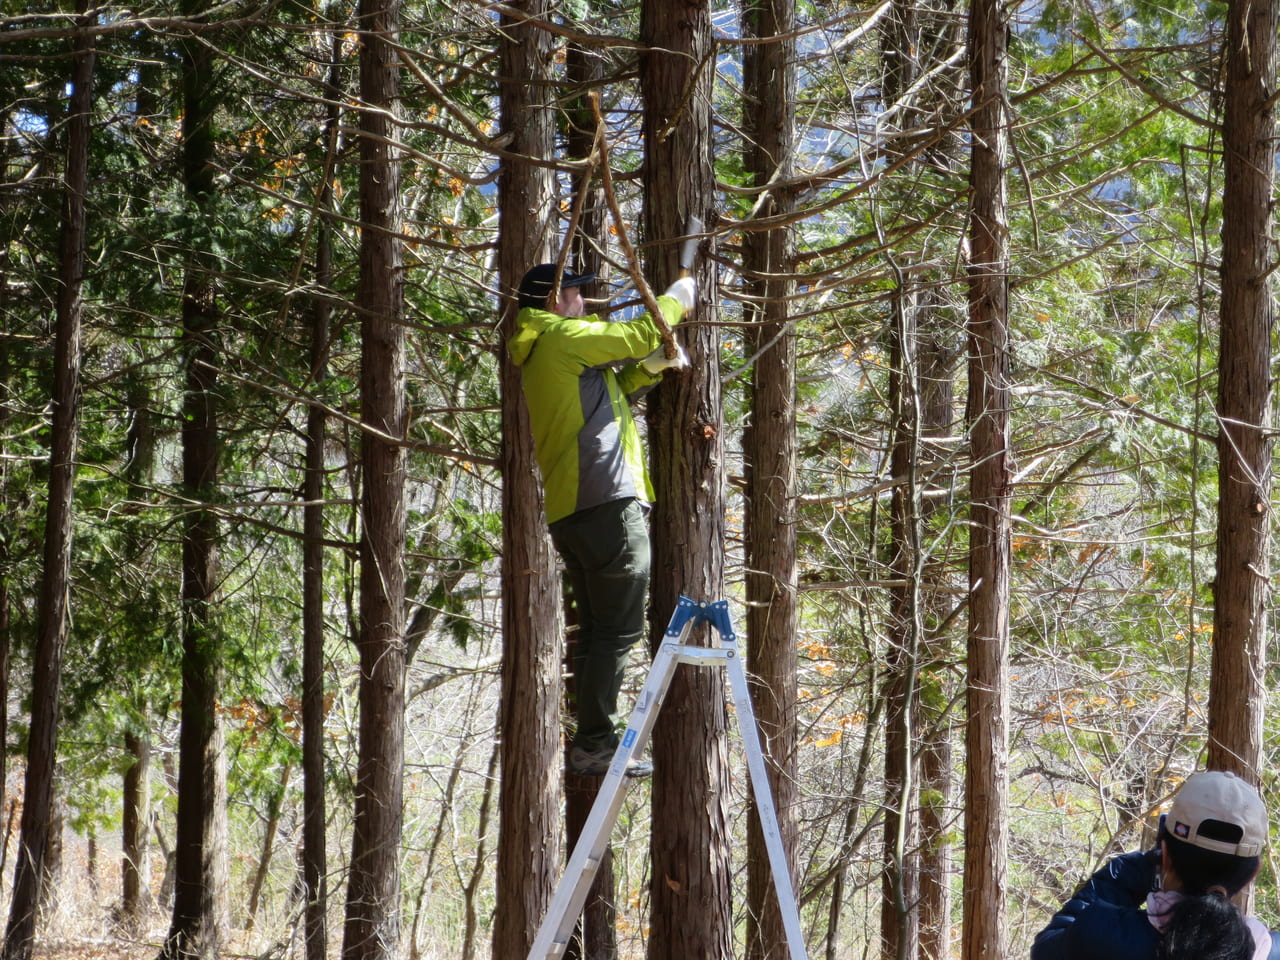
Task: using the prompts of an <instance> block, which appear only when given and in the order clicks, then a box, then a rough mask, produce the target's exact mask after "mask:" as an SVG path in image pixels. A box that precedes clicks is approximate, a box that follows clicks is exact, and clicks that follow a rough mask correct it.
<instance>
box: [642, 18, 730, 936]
mask: <svg viewBox="0 0 1280 960" xmlns="http://www.w3.org/2000/svg"><path fill="white" fill-rule="evenodd" d="M640 40H641V43H642V44H643V45H644V47H645V49H646V50H648V51H649V52H648V53H645V54H644V55H643V56H642V57H641V58H640V87H641V94H642V96H643V100H644V120H643V130H644V143H645V151H646V152H645V161H644V176H643V186H644V212H643V216H642V225H643V228H644V240H645V242H646V243H647V244H648V245H649V250H648V258H647V261H646V269H645V274H646V276H647V277H648V280H649V283H650V285H651V286H653V287H655V288H656V289H657V290H658V291H661V290H663V289H664V288H665V287H666V285H667V284H669V283H671V282H672V281H673V280H675V279H676V277H677V276H678V273H679V247H680V244H679V242H678V241H679V239H680V238H681V237H682V236H683V235H684V233H685V227H686V225H687V222H688V220H687V218H688V217H689V215H690V214H692V215H695V216H698V217H700V218H701V220H702V222H703V223H714V217H713V216H712V214H713V211H714V204H715V199H716V184H715V175H714V170H713V168H712V155H711V135H712V123H711V100H712V98H711V78H712V77H713V76H714V74H715V69H714V62H710V63H709V62H708V61H709V60H711V59H712V58H714V55H715V51H714V48H713V46H712V43H711V40H712V34H711V9H710V4H709V3H708V2H707V0H695V2H692V3H690V2H686V0H644V3H643V4H642V6H641V12H640ZM694 276H695V277H696V280H697V284H698V291H699V293H698V303H697V306H696V307H695V308H694V309H693V310H692V311H691V312H690V315H689V316H687V317H686V318H685V321H684V324H683V325H682V326H681V328H680V332H679V333H678V337H679V338H680V340H681V342H682V343H683V344H684V346H685V349H686V350H687V351H688V354H689V361H690V366H689V369H688V370H687V371H685V372H683V373H679V374H674V375H673V374H668V375H667V376H666V377H665V378H664V380H663V382H662V383H661V384H659V386H658V387H657V388H656V389H655V390H654V392H653V393H652V394H650V399H649V440H650V455H651V461H652V464H653V468H652V475H653V481H654V489H655V496H656V499H657V503H656V504H655V506H654V511H653V516H652V519H651V537H652V543H653V567H652V579H651V590H650V617H651V629H652V637H653V641H654V642H655V643H656V642H659V641H660V638H661V636H662V632H663V630H664V629H665V627H666V624H667V621H668V620H670V618H671V614H672V612H673V611H674V610H675V609H676V604H677V602H678V599H679V596H680V595H681V594H685V595H687V596H689V597H690V598H692V599H694V600H697V601H714V600H718V599H720V598H721V596H722V594H723V592H724V439H723V410H722V404H721V385H720V369H719V363H718V358H719V342H718V333H717V330H716V326H715V323H716V319H717V316H718V312H717V308H716V273H715V270H714V268H713V265H712V264H710V263H709V262H707V261H706V260H705V259H704V260H703V261H702V262H700V263H699V264H698V265H697V267H696V270H695V273H694ZM690 639H691V641H694V640H696V639H697V638H695V637H691V638H690ZM726 751H727V747H726V742H725V706H724V676H723V672H722V671H719V670H712V669H705V668H693V667H689V666H683V667H680V668H679V669H678V670H677V671H676V674H675V677H674V679H673V680H672V683H671V687H670V689H669V691H668V693H667V696H666V700H665V701H664V704H663V708H662V711H661V712H660V713H659V715H658V718H657V721H656V723H655V726H654V732H653V763H654V780H653V831H652V834H651V839H650V850H651V854H652V864H653V866H652V869H653V873H652V877H651V880H650V887H649V900H650V908H651V911H652V915H651V920H650V933H649V956H650V957H654V958H667V957H702V958H708V960H712V958H721V957H725V958H727V957H729V956H730V955H731V951H732V898H731V896H730V876H729V867H730V864H729V860H730V858H729V834H728V797H727V796H726V792H727V788H728V775H729V770H728V756H727V752H726Z"/></svg>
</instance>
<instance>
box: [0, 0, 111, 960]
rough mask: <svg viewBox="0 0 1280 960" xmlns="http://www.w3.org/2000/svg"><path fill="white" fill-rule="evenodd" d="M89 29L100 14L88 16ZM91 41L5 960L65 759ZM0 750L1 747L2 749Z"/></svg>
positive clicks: (78, 54) (77, 134)
mask: <svg viewBox="0 0 1280 960" xmlns="http://www.w3.org/2000/svg"><path fill="white" fill-rule="evenodd" d="M78 7H79V9H78V11H77V12H78V14H79V15H80V17H81V25H82V26H84V27H86V28H87V27H91V26H92V23H93V21H94V20H96V17H94V16H92V15H90V16H87V17H86V16H85V11H86V10H87V9H88V5H87V3H85V2H84V0H81V2H80V3H79V5H78ZM93 64H94V45H93V34H92V33H91V32H90V30H89V29H84V30H81V31H77V34H76V41H75V55H74V58H73V60H72V77H71V102H70V105H69V107H68V111H67V112H68V117H67V169H66V179H65V184H64V187H63V203H62V229H61V242H60V249H59V274H60V275H59V278H58V299H57V316H56V319H55V324H56V326H55V331H54V363H53V390H52V401H53V402H52V404H51V406H52V412H53V423H52V428H51V430H50V433H49V440H50V449H49V500H48V504H47V506H46V513H45V525H44V569H43V573H42V575H41V578H40V592H39V597H38V601H37V602H38V610H37V618H38V623H37V628H36V629H37V632H36V645H35V652H34V656H33V663H32V689H31V726H30V729H29V732H28V735H27V772H26V782H25V787H24V790H23V798H22V830H21V835H20V838H19V842H18V865H17V870H16V873H15V874H14V882H13V899H12V901H11V904H10V912H9V924H8V929H7V930H6V932H5V944H4V957H5V960H27V958H28V957H30V956H31V952H32V947H33V944H34V940H35V929H36V915H37V912H38V910H39V908H40V903H41V901H42V899H43V897H42V894H43V890H42V888H43V886H44V883H45V870H46V860H45V855H46V852H47V848H48V844H49V832H50V828H49V823H50V820H52V819H54V818H53V816H52V815H51V803H52V800H53V776H54V767H55V764H56V761H57V755H58V717H59V699H60V694H61V689H62V660H63V655H64V653H65V652H66V647H67V632H68V628H69V623H70V614H69V610H68V603H69V600H70V592H71V526H72V519H73V517H74V510H73V494H74V484H75V461H76V448H77V440H78V435H79V429H80V325H81V315H82V312H83V306H84V304H83V300H82V296H81V294H82V289H83V285H84V266H85V236H86V218H85V194H86V192H87V190H88V188H89V137H90V128H91V120H92V115H91V111H92V109H93ZM0 749H3V744H2V743H0Z"/></svg>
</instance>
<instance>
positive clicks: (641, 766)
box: [569, 746, 653, 777]
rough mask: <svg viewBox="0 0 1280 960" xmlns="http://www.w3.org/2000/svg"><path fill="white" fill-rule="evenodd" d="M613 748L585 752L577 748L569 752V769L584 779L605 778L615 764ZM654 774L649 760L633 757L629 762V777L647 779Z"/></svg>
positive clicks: (627, 773)
mask: <svg viewBox="0 0 1280 960" xmlns="http://www.w3.org/2000/svg"><path fill="white" fill-rule="evenodd" d="M613 750H614V748H613V747H600V748H599V749H598V750H583V749H582V748H581V747H577V746H575V747H574V748H573V749H572V750H570V751H569V769H570V770H571V771H573V772H574V773H576V774H578V775H579V776H582V777H603V776H604V775H605V774H606V773H608V772H609V765H610V764H611V763H613ZM652 773H653V764H652V763H650V762H649V761H648V760H638V759H636V758H635V757H632V758H631V759H630V760H629V761H627V771H626V775H627V776H628V777H647V776H650V775H651V774H652Z"/></svg>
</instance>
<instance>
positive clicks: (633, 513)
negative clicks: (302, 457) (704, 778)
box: [507, 263, 695, 777]
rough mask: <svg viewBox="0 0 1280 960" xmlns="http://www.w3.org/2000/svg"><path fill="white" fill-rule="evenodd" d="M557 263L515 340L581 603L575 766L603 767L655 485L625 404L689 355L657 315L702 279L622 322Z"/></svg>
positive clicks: (640, 590) (596, 770)
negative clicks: (674, 346)
mask: <svg viewBox="0 0 1280 960" xmlns="http://www.w3.org/2000/svg"><path fill="white" fill-rule="evenodd" d="M556 274H557V267H556V265H555V264H553V263H543V264H539V265H537V266H535V267H533V268H532V269H531V270H529V272H528V273H526V274H525V276H524V279H523V280H522V281H521V282H520V290H519V297H520V314H519V316H518V317H517V318H516V333H515V335H514V336H513V337H512V338H511V340H510V341H509V343H508V344H507V348H508V350H509V352H510V354H511V359H512V361H513V362H514V363H515V364H516V365H517V366H519V367H521V369H522V376H521V379H522V386H523V390H524V396H525V401H526V403H527V405H528V408H529V420H530V424H531V426H532V428H533V442H534V451H535V453H536V455H537V459H538V467H539V468H540V470H541V473H542V486H543V495H544V497H543V499H544V505H545V509H546V515H547V522H548V524H549V526H550V528H551V539H552V542H553V543H554V544H555V546H556V550H557V551H558V552H559V554H560V556H561V558H562V559H563V560H564V563H565V567H566V569H567V570H568V574H569V584H570V588H571V592H572V596H573V601H574V605H575V606H576V608H577V611H578V636H577V643H576V646H575V650H574V672H575V676H576V693H577V728H576V731H575V734H574V738H573V744H572V747H571V748H570V751H569V758H568V766H569V769H570V770H571V771H572V772H574V773H577V774H581V775H586V776H604V775H605V773H606V772H608V770H609V764H610V762H611V761H612V759H613V754H614V751H615V750H616V749H617V746H618V733H617V730H616V724H617V713H618V692H619V690H620V689H621V686H622V678H623V672H624V670H625V667H626V663H627V657H628V655H629V653H630V651H631V648H632V647H633V646H634V645H635V644H636V642H637V641H638V640H639V639H640V637H641V636H643V634H644V631H645V595H646V593H647V591H648V586H649V534H648V528H647V521H646V514H647V512H648V509H649V504H650V503H651V502H652V501H653V488H652V486H651V485H650V483H649V475H648V471H647V469H646V466H645V456H644V451H643V450H642V448H641V443H640V435H639V433H638V432H637V430H636V426H635V421H634V420H633V419H632V416H631V409H630V406H629V403H630V401H631V400H632V399H634V398H635V397H637V396H639V395H640V394H641V393H643V392H644V391H645V390H647V389H648V388H650V387H652V386H653V385H654V384H655V383H657V382H658V380H659V379H660V378H661V376H662V373H663V372H664V371H665V370H670V369H676V370H679V369H683V368H684V367H685V366H687V365H688V362H689V361H688V358H687V357H686V356H685V355H684V353H683V351H677V353H676V356H674V357H668V356H666V352H665V351H664V349H663V347H662V345H661V339H662V338H661V333H660V326H659V324H661V323H664V322H665V324H667V325H674V324H676V323H678V322H679V321H680V320H681V318H682V317H683V316H684V314H685V313H686V312H687V311H688V310H689V309H690V308H691V307H692V306H693V302H694V292H695V286H694V282H693V280H692V279H691V278H689V277H684V278H682V279H680V280H677V281H676V282H675V283H673V284H672V285H671V287H669V288H668V289H667V291H666V293H665V294H664V295H663V296H662V297H660V298H659V299H658V301H657V305H658V307H659V309H660V310H661V312H662V315H663V316H662V317H661V318H660V319H657V318H654V317H653V316H651V315H650V314H647V313H646V314H644V315H643V316H641V317H639V318H638V319H636V320H632V321H630V322H614V321H607V320H602V319H600V318H599V317H596V316H585V315H584V314H586V306H585V303H584V301H583V298H582V289H581V288H582V287H583V286H584V285H585V284H588V283H591V282H592V281H594V280H595V276H594V275H592V274H575V273H571V272H568V271H565V272H564V273H563V275H562V276H560V277H559V278H557V275H556ZM557 281H558V282H557ZM652 772H653V765H652V764H651V763H649V762H648V761H644V760H641V759H639V758H632V759H631V761H630V762H629V764H628V766H627V769H626V775H627V776H629V777H643V776H648V775H649V774H650V773H652Z"/></svg>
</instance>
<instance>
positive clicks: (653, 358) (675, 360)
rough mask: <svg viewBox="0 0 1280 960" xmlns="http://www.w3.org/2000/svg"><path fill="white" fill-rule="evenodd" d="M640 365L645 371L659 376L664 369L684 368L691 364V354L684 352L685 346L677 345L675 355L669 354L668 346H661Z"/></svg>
mask: <svg viewBox="0 0 1280 960" xmlns="http://www.w3.org/2000/svg"><path fill="white" fill-rule="evenodd" d="M640 366H642V367H643V368H644V372H645V373H647V374H649V375H650V376H657V375H658V374H660V373H661V372H662V371H663V370H683V369H685V368H686V367H687V366H689V355H688V354H687V353H685V352H684V347H681V346H679V345H677V346H676V355H675V356H674V357H668V356H667V349H666V347H659V348H658V349H657V350H655V351H653V353H651V354H649V355H648V356H647V357H645V358H644V359H643V360H641V361H640Z"/></svg>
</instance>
